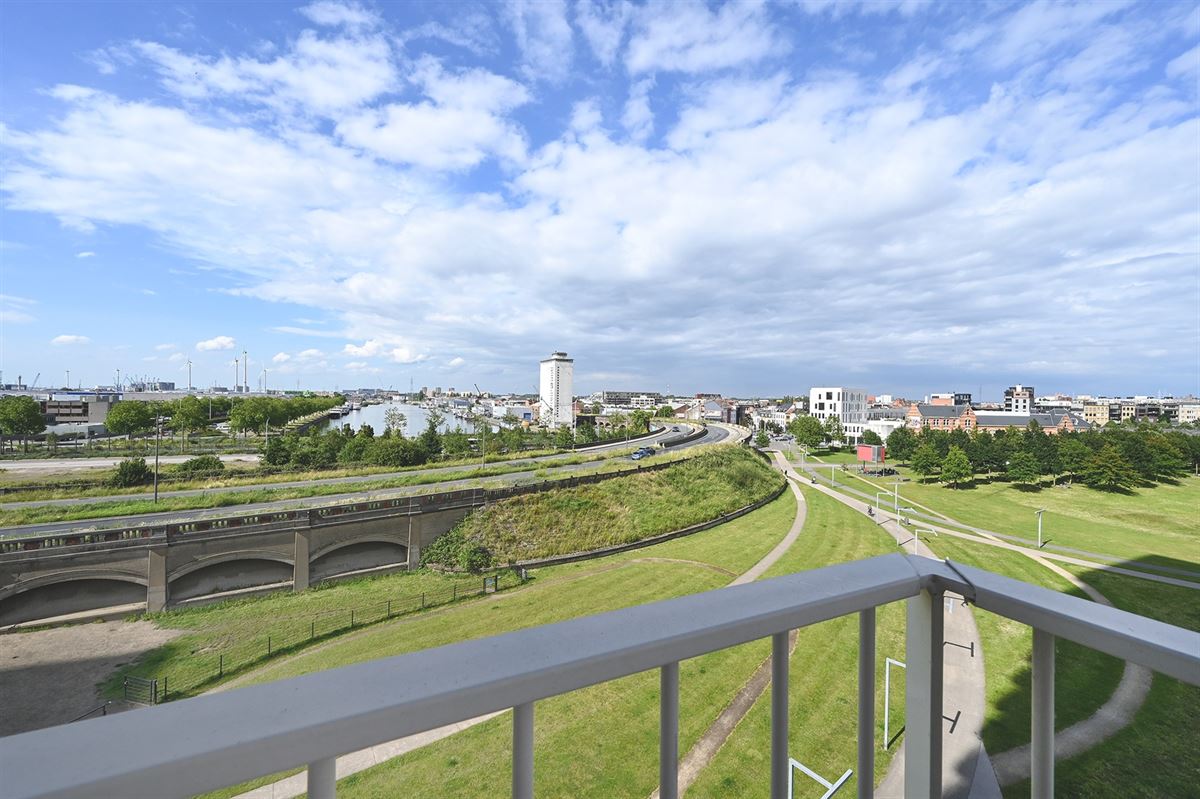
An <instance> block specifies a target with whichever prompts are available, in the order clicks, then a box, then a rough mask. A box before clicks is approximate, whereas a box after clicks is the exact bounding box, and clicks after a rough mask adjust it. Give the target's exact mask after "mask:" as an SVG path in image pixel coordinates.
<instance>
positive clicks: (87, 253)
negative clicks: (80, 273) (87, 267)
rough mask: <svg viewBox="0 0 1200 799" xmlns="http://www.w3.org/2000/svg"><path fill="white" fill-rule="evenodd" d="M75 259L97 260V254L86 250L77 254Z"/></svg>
mask: <svg viewBox="0 0 1200 799" xmlns="http://www.w3.org/2000/svg"><path fill="white" fill-rule="evenodd" d="M75 257H76V258H95V257H96V253H94V252H92V251H91V250H85V251H84V252H77V253H75Z"/></svg>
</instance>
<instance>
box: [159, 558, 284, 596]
mask: <svg viewBox="0 0 1200 799" xmlns="http://www.w3.org/2000/svg"><path fill="white" fill-rule="evenodd" d="M291 579H292V564H290V563H287V562H283V561H277V560H268V559H266V558H256V557H244V558H230V559H228V560H222V561H219V562H217V563H212V564H209V565H207V566H202V567H200V568H198V569H194V570H192V571H189V572H187V573H186V574H181V575H179V576H178V577H176V578H174V579H173V580H171V584H170V588H169V593H168V596H169V598H170V600H169V601H170V602H171V603H172V604H174V603H176V602H181V601H183V600H185V599H192V598H193V597H198V596H207V595H208V594H219V593H224V592H225V591H237V590H239V589H242V588H257V587H259V586H264V585H274V584H276V583H283V582H288V581H290V580H291Z"/></svg>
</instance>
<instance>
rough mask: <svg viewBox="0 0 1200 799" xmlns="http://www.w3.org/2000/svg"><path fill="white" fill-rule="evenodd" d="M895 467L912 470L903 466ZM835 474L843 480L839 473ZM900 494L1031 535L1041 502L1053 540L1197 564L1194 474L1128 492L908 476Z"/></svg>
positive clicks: (1199, 536) (883, 483)
mask: <svg viewBox="0 0 1200 799" xmlns="http://www.w3.org/2000/svg"><path fill="white" fill-rule="evenodd" d="M893 465H894V464H893ZM900 472H901V474H902V476H904V477H908V478H913V477H914V475H913V474H912V472H911V471H910V470H909V469H908V468H907V467H900ZM838 479H839V480H842V479H843V478H842V476H841V475H840V474H839V477H838ZM845 479H846V480H847V481H848V482H849V484H850V485H852V486H854V487H856V488H859V489H860V490H867V488H866V485H865V483H864V482H861V481H860V480H852V479H851V478H850V477H849V476H848V475H847V477H846V478H845ZM888 480H889V479H888V478H878V479H872V478H866V481H867V482H870V483H871V484H873V485H875V486H877V490H885V489H886V490H889V491H890V490H891V488H892V484H891V483H889V482H888ZM900 495H901V499H902V501H904V500H906V499H907V500H909V501H910V504H911V502H912V501H915V502H918V503H921V504H922V505H926V506H928V507H931V508H934V509H936V510H938V511H940V512H942V513H945V514H947V515H948V516H950V517H952V518H954V519H956V520H958V521H960V522H964V523H966V524H972V525H975V526H977V527H982V528H985V529H988V530H994V531H996V532H1000V533H1009V534H1013V535H1020V536H1023V537H1026V538H1029V539H1030V540H1033V539H1036V537H1037V517H1036V516H1035V515H1034V511H1036V510H1038V509H1039V508H1045V509H1046V514H1045V516H1044V535H1045V537H1046V538H1047V539H1048V540H1050V541H1052V542H1053V543H1055V544H1058V545H1060V546H1066V547H1074V548H1076V549H1083V550H1087V551H1090V552H1100V553H1104V554H1109V555H1114V556H1116V557H1121V558H1128V559H1130V560H1151V561H1156V562H1159V563H1163V564H1167V565H1176V566H1183V567H1185V568H1186V567H1189V566H1190V567H1191V568H1193V569H1197V570H1200V565H1197V561H1198V560H1200V531H1197V528H1196V525H1195V516H1196V508H1197V507H1200V478H1196V477H1186V478H1183V479H1182V480H1181V481H1180V482H1179V483H1178V484H1177V485H1171V484H1169V483H1167V484H1162V485H1158V486H1155V487H1153V488H1138V489H1136V490H1135V491H1134V492H1133V493H1131V494H1114V493H1108V492H1104V491H1094V490H1092V489H1089V488H1086V487H1084V486H1082V485H1076V486H1074V487H1071V488H1067V487H1065V486H1061V485H1060V486H1059V487H1058V488H1050V487H1049V485H1048V484H1047V487H1045V488H1043V489H1041V490H1040V491H1026V490H1022V489H1019V488H1017V487H1015V486H1013V485H1012V484H1009V483H1004V482H992V483H979V484H978V485H976V486H975V487H973V488H965V489H957V490H956V489H951V488H947V487H945V486H942V485H939V484H937V483H933V482H930V483H926V484H922V483H920V482H919V481H918V480H911V481H910V482H906V483H903V484H902V485H901V486H900Z"/></svg>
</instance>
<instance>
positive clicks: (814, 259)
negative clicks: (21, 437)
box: [0, 0, 1200, 399]
mask: <svg viewBox="0 0 1200 799" xmlns="http://www.w3.org/2000/svg"><path fill="white" fill-rule="evenodd" d="M61 8H62V6H61V5H58V6H54V7H50V8H48V7H46V6H45V5H44V4H37V3H20V2H14V3H8V4H6V6H5V10H4V22H5V25H4V28H5V30H6V33H5V35H4V45H5V46H4V47H3V48H0V72H2V74H3V75H4V76H5V80H4V81H3V82H2V83H0V108H2V109H3V111H2V112H0V114H2V115H0V124H3V128H0V131H2V133H3V136H0V148H2V149H3V152H4V157H5V164H6V166H5V167H4V177H3V181H2V185H0V187H2V189H3V191H2V192H0V208H2V210H0V213H2V219H0V266H2V267H3V268H2V269H0V275H2V277H0V320H2V321H0V325H2V327H0V368H2V369H3V372H4V377H3V380H4V382H7V383H13V382H16V378H17V375H18V374H20V375H21V376H22V377H23V379H24V381H26V382H29V381H31V380H32V379H33V377H34V375H36V374H38V373H40V374H41V376H42V379H41V381H40V382H42V383H43V384H44V383H46V382H47V381H50V375H58V376H59V377H58V378H56V379H55V380H53V381H50V382H57V379H62V377H64V376H65V372H66V370H68V369H69V370H70V371H71V374H72V380H71V382H72V384H74V383H76V382H77V381H78V382H79V383H81V384H82V385H83V386H84V387H85V388H87V387H90V386H93V385H105V384H110V383H112V382H114V376H115V373H116V370H118V369H120V371H121V374H122V375H126V376H146V377H151V378H158V379H161V380H167V381H173V382H175V383H176V384H177V385H180V386H186V384H187V362H188V361H189V360H190V361H191V362H192V370H193V380H192V382H193V385H194V386H196V387H197V388H200V387H204V386H209V385H212V384H213V383H216V384H218V385H226V386H229V385H230V384H231V377H232V373H231V370H232V369H233V360H234V358H235V357H236V356H240V355H241V353H242V351H243V350H247V351H248V352H249V354H250V363H249V380H248V382H249V383H250V385H251V386H252V387H253V386H257V385H258V384H259V379H260V377H261V375H262V372H263V369H264V368H265V369H266V370H267V371H266V381H267V385H268V387H277V388H294V387H295V386H296V385H297V384H299V385H301V386H302V387H305V388H324V389H332V388H334V387H335V386H340V387H342V388H347V387H351V386H353V387H382V388H386V387H389V386H390V387H393V388H394V389H395V390H397V391H405V390H407V388H408V386H409V384H410V381H412V382H413V383H415V385H416V386H417V387H420V386H422V385H429V386H434V385H442V386H450V385H454V386H459V387H460V388H461V387H469V386H470V385H471V384H472V383H474V382H478V383H479V384H480V385H481V387H485V388H490V389H491V390H495V391H501V392H504V391H511V392H519V393H526V394H528V393H536V391H537V380H538V378H537V369H536V363H537V361H538V360H540V359H542V358H544V357H545V356H546V354H547V353H549V352H551V351H554V350H565V351H567V352H569V353H570V354H571V356H572V357H573V358H575V360H576V364H577V367H578V371H577V373H576V375H575V379H576V383H577V385H578V387H579V390H580V391H585V390H586V391H594V390H600V389H602V388H610V389H623V388H634V389H638V388H642V387H649V388H651V389H654V390H664V389H670V390H672V391H674V392H675V393H683V394H687V393H694V392H696V391H716V392H720V393H723V394H725V395H727V396H778V395H782V394H789V393H799V392H801V391H803V390H804V389H805V387H806V385H825V384H828V385H839V384H840V385H854V386H863V387H865V388H867V390H868V391H876V390H878V391H886V392H890V393H893V394H897V395H906V396H907V395H912V396H920V395H923V394H926V393H929V392H932V391H968V392H972V393H977V392H978V391H979V388H980V387H981V386H982V387H983V391H982V395H983V396H982V398H984V399H996V398H999V397H1000V396H1001V395H1002V392H1003V389H1004V388H1005V387H1006V386H1008V385H1013V384H1015V383H1022V382H1023V383H1032V384H1033V385H1035V386H1038V387H1039V390H1040V391H1043V392H1044V393H1051V392H1056V391H1062V392H1065V393H1070V394H1080V393H1086V394H1102V393H1112V394H1121V395H1127V394H1151V395H1153V394H1156V393H1163V394H1174V395H1183V394H1188V393H1192V394H1196V393H1200V316H1198V314H1197V313H1196V307H1197V305H1196V301H1197V292H1198V291H1200V263H1198V260H1197V259H1198V257H1200V255H1198V252H1197V240H1198V238H1200V236H1198V234H1200V211H1198V210H1197V209H1200V180H1198V179H1197V173H1198V171H1200V169H1198V167H1200V156H1198V155H1197V152H1196V147H1195V143H1196V141H1198V140H1200V114H1198V112H1197V107H1198V106H1197V101H1198V94H1197V92H1198V90H1197V84H1198V79H1200V47H1198V46H1197V41H1198V40H1200V9H1196V8H1195V7H1194V6H1192V5H1190V4H1185V3H1174V4H1172V3H1161V4H1152V5H1140V6H1129V7H1123V6H1121V5H1120V4H1105V5H1082V6H1081V5H1065V4H1055V3H1045V2H1038V3H1032V4H1027V5H1013V6H1003V7H999V6H998V7H995V8H992V9H989V10H988V11H986V12H978V11H976V10H975V9H969V8H967V7H959V6H952V5H943V4H926V3H920V2H897V3H870V4H868V3H862V4H859V3H843V4H836V5H835V4H831V3H824V2H819V0H818V1H816V2H806V3H800V4H797V5H782V4H780V5H756V4H738V5H727V6H719V7H718V6H714V7H707V6H704V5H699V4H695V5H690V6H686V7H682V8H676V9H673V10H671V9H667V8H665V7H663V6H660V5H656V4H652V5H648V6H641V5H630V4H625V3H617V4H594V3H588V2H584V3H572V4H565V3H564V4H556V3H550V2H548V3H539V4H536V5H533V4H524V3H512V4H507V5H503V6H501V5H497V6H472V7H468V6H454V7H445V8H434V7H416V6H413V7H408V6H400V7H387V8H381V7H377V6H374V5H359V4H353V3H349V4H348V3H337V2H331V1H330V0H322V2H316V3H311V4H307V5H305V4H295V5H282V4H278V5H277V4H261V5H254V6H249V7H238V8H237V10H236V12H235V11H233V10H232V8H231V7H223V6H222V7H216V6H205V5H202V6H198V7H190V6H167V5H157V4H154V5H145V4H135V3H113V4H104V5H103V6H101V5H98V4H78V5H75V6H72V9H73V10H72V13H71V14H67V15H63V14H61V13H59V10H61ZM56 9H57V10H56ZM51 19H53V22H54V24H49V23H50V21H51ZM83 153H85V154H87V156H88V157H87V158H80V157H78V155H79V154H83ZM1043 387H1044V389H1043ZM685 388H686V389H687V390H684V389H685Z"/></svg>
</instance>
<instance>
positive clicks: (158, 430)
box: [154, 413, 162, 503]
mask: <svg viewBox="0 0 1200 799" xmlns="http://www.w3.org/2000/svg"><path fill="white" fill-rule="evenodd" d="M160 441H162V419H161V418H160V417H159V415H158V414H157V413H156V414H154V501H155V503H157V502H158V444H159V442H160Z"/></svg>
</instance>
